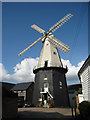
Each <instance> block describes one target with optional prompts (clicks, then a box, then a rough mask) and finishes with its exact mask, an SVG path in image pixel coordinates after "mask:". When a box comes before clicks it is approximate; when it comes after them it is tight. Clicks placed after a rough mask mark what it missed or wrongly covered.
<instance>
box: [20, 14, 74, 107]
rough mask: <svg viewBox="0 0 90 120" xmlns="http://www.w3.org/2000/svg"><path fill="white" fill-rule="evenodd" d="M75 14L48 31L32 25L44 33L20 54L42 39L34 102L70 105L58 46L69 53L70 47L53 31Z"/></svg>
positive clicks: (58, 105)
mask: <svg viewBox="0 0 90 120" xmlns="http://www.w3.org/2000/svg"><path fill="white" fill-rule="evenodd" d="M72 16H73V15H72V14H70V13H69V14H67V15H66V16H65V17H64V18H62V19H61V20H60V21H58V22H57V23H56V24H55V25H54V26H52V27H51V28H50V29H49V31H48V32H46V31H45V30H43V29H41V28H40V27H38V26H37V25H35V24H34V25H32V26H31V27H32V28H34V29H35V30H37V31H38V32H40V33H42V34H43V36H42V37H40V38H38V39H37V40H36V41H35V42H34V43H32V44H31V45H30V46H29V47H27V48H26V49H25V50H23V51H22V52H21V53H20V54H19V56H21V55H22V54H23V53H25V52H26V51H27V50H28V49H30V48H31V47H32V46H34V45H35V44H36V43H37V42H39V41H40V40H42V43H43V47H42V50H41V55H40V58H39V61H38V65H37V67H36V68H35V69H34V70H33V72H34V74H35V86H34V93H33V104H34V105H38V104H39V103H40V102H43V103H44V106H46V105H47V104H46V103H48V102H52V103H53V105H54V106H55V107H69V97H68V92H67V83H66V77H65V74H66V72H67V69H66V68H63V65H62V62H61V59H60V56H59V53H58V51H57V48H59V49H60V50H62V51H63V52H64V53H67V52H68V51H69V50H70V47H69V46H67V45H65V44H64V43H62V42H61V41H59V40H58V39H56V38H55V37H54V35H53V34H52V33H51V32H54V31H56V30H57V29H58V28H59V27H61V26H62V25H63V24H64V23H66V22H67V21H68V20H69V19H70V18H71V17H72Z"/></svg>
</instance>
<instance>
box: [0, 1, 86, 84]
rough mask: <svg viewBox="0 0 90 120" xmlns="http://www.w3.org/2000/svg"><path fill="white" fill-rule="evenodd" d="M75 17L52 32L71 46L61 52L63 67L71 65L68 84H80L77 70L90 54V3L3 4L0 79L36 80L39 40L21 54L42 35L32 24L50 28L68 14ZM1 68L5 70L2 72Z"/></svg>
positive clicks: (14, 80)
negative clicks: (89, 38)
mask: <svg viewBox="0 0 90 120" xmlns="http://www.w3.org/2000/svg"><path fill="white" fill-rule="evenodd" d="M68 13H72V14H73V15H74V16H73V17H72V18H71V19H70V20H69V21H68V22H67V23H65V24H64V25H63V26H62V27H61V28H59V29H58V30H57V31H55V32H54V33H53V34H54V35H55V37H56V38H58V39H59V40H61V41H62V42H64V43H65V44H66V45H68V46H70V47H71V50H70V51H69V52H68V53H67V54H65V53H63V52H62V51H60V50H58V51H59V54H60V57H61V59H62V63H63V66H65V65H67V66H68V73H67V74H66V77H67V83H68V84H74V83H79V80H78V76H77V73H78V70H79V69H80V67H81V66H82V64H83V63H84V61H85V60H86V58H87V57H88V3H82V2H81V3H63V2H62V3H60V2H59V3H53V2H51V3H31V2H29V3H27V2H25V3H23V2H21V3H18V2H16V3H5V2H4V3H3V4H2V21H3V22H2V63H0V72H2V74H0V80H1V77H2V80H3V81H7V82H14V83H17V82H26V81H34V74H33V68H34V67H35V66H36V65H37V63H38V59H39V56H40V51H41V48H42V42H41V41H40V42H38V43H37V44H36V45H35V46H33V47H32V48H31V49H30V50H28V51H27V52H26V53H25V54H23V55H22V56H21V57H18V54H19V53H20V52H21V51H22V50H23V49H25V48H26V47H28V46H29V45H30V44H32V43H33V42H34V41H35V40H37V39H38V38H39V37H41V36H42V35H41V34H40V33H38V32H37V31H35V30H34V29H32V28H31V27H30V26H31V25H32V24H37V25H38V26H39V27H41V28H43V29H44V30H45V31H48V30H49V28H50V27H52V26H53V25H54V24H55V23H56V22H57V21H59V20H60V19H61V18H62V17H64V16H65V15H66V14H68ZM1 70H2V71H1Z"/></svg>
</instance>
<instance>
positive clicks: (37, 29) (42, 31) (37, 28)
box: [31, 24, 45, 34]
mask: <svg viewBox="0 0 90 120" xmlns="http://www.w3.org/2000/svg"><path fill="white" fill-rule="evenodd" d="M31 27H32V28H33V29H35V30H36V31H38V32H40V33H43V34H44V33H45V31H44V30H43V29H41V28H40V27H38V26H37V25H35V24H34V25H32V26H31Z"/></svg>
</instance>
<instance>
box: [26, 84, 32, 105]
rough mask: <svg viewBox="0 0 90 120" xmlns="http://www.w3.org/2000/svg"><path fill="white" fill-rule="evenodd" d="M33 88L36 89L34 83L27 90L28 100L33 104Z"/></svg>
mask: <svg viewBox="0 0 90 120" xmlns="http://www.w3.org/2000/svg"><path fill="white" fill-rule="evenodd" d="M33 89H34V83H32V84H31V85H30V86H29V88H28V89H27V90H26V101H30V103H31V104H32V97H33Z"/></svg>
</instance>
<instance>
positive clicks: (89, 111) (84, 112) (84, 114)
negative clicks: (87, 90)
mask: <svg viewBox="0 0 90 120" xmlns="http://www.w3.org/2000/svg"><path fill="white" fill-rule="evenodd" d="M79 111H80V116H81V118H82V119H85V120H89V119H90V102H88V101H83V102H81V103H80V104H79Z"/></svg>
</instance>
